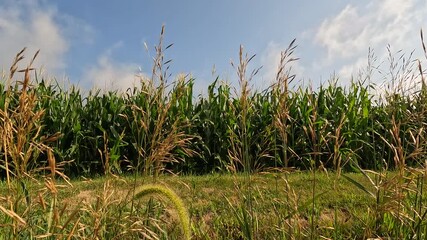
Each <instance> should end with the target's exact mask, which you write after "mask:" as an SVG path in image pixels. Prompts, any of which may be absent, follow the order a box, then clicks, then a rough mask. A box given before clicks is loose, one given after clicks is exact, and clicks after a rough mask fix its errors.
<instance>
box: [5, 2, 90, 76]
mask: <svg viewBox="0 0 427 240" xmlns="http://www.w3.org/2000/svg"><path fill="white" fill-rule="evenodd" d="M77 32H78V34H76V33H77ZM92 33H93V30H92V29H91V27H90V25H88V24H86V23H85V22H83V21H81V20H79V19H76V18H74V17H72V16H69V15H66V14H64V13H60V12H59V11H58V9H57V8H56V7H55V6H54V5H53V4H47V2H46V1H42V0H4V1H3V2H2V7H1V8H0V52H1V53H2V56H1V58H0V69H3V70H5V71H7V70H8V69H9V67H10V64H11V63H12V61H13V59H14V57H15V55H16V54H17V53H18V52H19V51H20V50H21V49H23V48H24V47H27V51H26V52H25V53H24V55H25V57H27V58H31V57H32V56H33V54H34V53H35V52H36V51H37V50H40V54H39V56H38V57H37V60H36V62H35V64H34V67H36V68H40V67H41V68H43V69H44V70H45V72H47V73H49V74H53V75H63V74H64V73H65V71H66V69H67V63H66V61H65V59H66V54H67V52H68V51H69V49H70V47H71V45H72V44H73V43H72V41H73V40H77V39H83V41H85V42H90V41H91V39H92V35H93V34H92Z"/></svg>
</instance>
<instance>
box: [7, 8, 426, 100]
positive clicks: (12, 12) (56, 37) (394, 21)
mask: <svg viewBox="0 0 427 240" xmlns="http://www.w3.org/2000/svg"><path fill="white" fill-rule="evenodd" d="M162 24H164V25H165V26H166V35H165V43H166V44H169V43H173V44H174V46H173V47H172V48H171V49H170V50H168V51H167V52H166V57H167V58H170V59H172V60H173V63H172V65H171V71H170V73H171V74H172V76H175V75H177V74H180V73H186V74H187V73H189V74H191V75H192V76H193V77H195V78H196V88H197V91H198V92H202V91H206V86H207V84H208V83H211V82H212V81H213V79H214V78H215V76H212V69H213V66H215V69H216V74H217V75H219V76H220V77H221V78H222V79H224V80H225V81H229V82H231V83H235V82H236V80H237V77H236V73H235V71H234V69H233V68H232V67H231V64H230V61H231V60H234V61H235V62H237V60H238V51H239V46H240V44H242V45H243V46H244V49H245V51H246V52H248V53H249V54H250V55H252V54H256V57H255V59H254V61H253V62H252V64H251V65H250V66H249V67H250V69H254V68H258V67H260V66H262V67H263V68H262V69H261V71H260V72H259V74H258V75H257V76H256V77H255V78H254V83H253V84H254V85H255V87H257V88H259V89H263V88H265V87H267V86H268V85H269V83H270V82H271V81H272V80H273V79H274V73H275V70H276V68H277V64H278V58H279V56H280V51H282V50H284V49H285V48H286V47H287V46H288V44H289V43H290V42H291V41H292V39H294V38H296V39H297V44H298V48H297V49H296V52H295V57H299V58H300V60H299V61H298V62H295V63H294V65H293V71H294V73H296V74H297V79H299V80H303V81H304V82H306V83H307V82H311V83H312V84H313V85H315V86H318V85H319V83H320V82H326V81H327V80H328V79H329V78H330V76H331V74H332V73H336V74H338V75H339V77H340V79H341V80H340V81H341V83H342V84H347V83H348V82H349V79H350V78H351V76H352V75H355V74H356V73H357V71H358V70H359V69H361V68H364V67H366V65H367V61H368V58H367V55H368V48H369V47H371V48H373V49H374V50H375V53H376V55H377V57H378V59H379V63H381V62H382V61H383V60H386V58H387V51H386V47H387V44H390V45H391V50H392V52H397V51H398V50H403V52H406V53H408V54H409V53H410V52H411V51H412V50H416V52H415V54H414V58H417V57H420V59H422V56H423V55H422V54H421V51H420V50H421V44H420V38H419V30H420V29H421V28H425V27H426V26H427V1H425V0H371V1H368V0H358V1H357V0H349V1H343V0H323V1H312V0H300V1H284V0H265V1H259V0H247V1H243V0H233V1H230V0H217V1H208V0H198V1H194V0H193V1H190V0H181V1H155V0H146V1H142V0H140V1H137V0H128V1H123V0H121V1H119V0H113V1H100V0H91V1H87V0H73V1H53V0H0V53H1V58H0V67H1V68H2V69H8V68H9V65H10V63H11V62H12V60H13V56H14V55H15V54H16V53H17V52H18V51H19V50H20V49H22V48H23V47H25V46H26V47H28V50H29V51H28V52H27V53H26V54H27V55H31V54H33V53H34V52H35V51H36V49H41V53H40V57H39V58H38V59H37V61H36V63H35V66H36V67H40V68H42V69H43V74H45V76H47V77H55V78H57V79H58V80H63V79H66V80H67V81H69V82H71V83H73V84H78V85H79V86H80V87H82V88H84V89H90V88H92V87H100V88H103V89H121V90H123V89H126V88H127V87H129V86H132V84H134V81H135V77H134V76H135V74H136V73H137V72H138V71H139V69H141V70H142V71H143V72H150V69H151V60H150V56H149V54H148V53H147V52H146V50H145V48H144V42H145V43H147V45H148V46H149V48H150V51H151V54H153V52H154V50H153V46H154V45H155V44H156V43H157V42H158V37H159V33H160V29H161V26H162ZM426 31H427V29H426ZM383 65H385V66H384V67H385V68H387V64H386V63H385V64H383ZM380 79H382V77H378V81H380ZM171 80H173V77H172V79H171Z"/></svg>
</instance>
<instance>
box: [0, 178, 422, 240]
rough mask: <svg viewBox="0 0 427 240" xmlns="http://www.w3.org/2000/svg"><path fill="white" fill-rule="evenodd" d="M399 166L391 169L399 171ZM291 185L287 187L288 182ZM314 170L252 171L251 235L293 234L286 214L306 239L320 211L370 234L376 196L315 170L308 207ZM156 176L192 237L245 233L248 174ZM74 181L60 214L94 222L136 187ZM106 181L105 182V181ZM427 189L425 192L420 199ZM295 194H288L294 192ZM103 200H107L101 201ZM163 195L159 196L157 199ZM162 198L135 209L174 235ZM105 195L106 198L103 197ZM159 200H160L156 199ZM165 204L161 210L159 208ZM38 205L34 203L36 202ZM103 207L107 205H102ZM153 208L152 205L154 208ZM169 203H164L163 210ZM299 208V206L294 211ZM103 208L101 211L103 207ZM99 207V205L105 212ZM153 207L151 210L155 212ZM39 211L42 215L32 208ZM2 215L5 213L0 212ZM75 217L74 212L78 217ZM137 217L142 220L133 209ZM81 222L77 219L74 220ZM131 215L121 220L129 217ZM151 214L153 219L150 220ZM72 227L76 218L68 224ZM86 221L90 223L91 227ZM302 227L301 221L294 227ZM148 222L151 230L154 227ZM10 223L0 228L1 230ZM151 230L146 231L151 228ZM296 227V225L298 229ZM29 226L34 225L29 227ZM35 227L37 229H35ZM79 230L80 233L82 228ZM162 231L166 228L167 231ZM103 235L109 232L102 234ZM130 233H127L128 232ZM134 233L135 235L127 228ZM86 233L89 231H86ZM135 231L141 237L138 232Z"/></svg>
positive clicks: (325, 219)
mask: <svg viewBox="0 0 427 240" xmlns="http://www.w3.org/2000/svg"><path fill="white" fill-rule="evenodd" d="M395 174H396V173H390V175H395ZM346 176H348V177H351V178H352V179H354V180H355V181H357V182H359V183H360V184H362V185H364V186H367V187H368V189H370V190H373V187H370V188H369V185H370V183H369V181H368V180H367V179H366V178H365V177H364V176H363V175H362V174H355V173H352V174H346ZM277 177H278V182H277V185H278V188H277V189H276V178H277ZM285 178H286V179H287V182H288V185H289V186H290V189H291V190H292V194H291V193H290V192H287V191H289V189H288V190H287V189H286V186H287V184H286V181H285ZM312 181H313V177H312V174H311V173H310V172H295V173H290V174H287V175H286V176H285V175H284V174H278V175H276V174H271V173H269V174H256V175H252V178H251V184H252V185H251V189H252V194H251V197H252V198H253V199H252V200H253V203H252V204H253V209H254V214H255V216H256V226H257V227H256V230H255V231H254V236H253V239H278V237H279V236H281V235H283V236H290V234H291V233H289V229H288V227H287V226H286V225H284V223H285V222H286V221H288V224H291V226H292V229H293V230H295V232H293V233H292V234H293V236H294V237H296V238H297V239H305V238H308V237H309V236H310V235H309V233H310V231H311V230H310V227H309V221H310V220H309V219H310V217H311V216H314V217H315V218H317V226H316V234H317V236H323V237H333V236H334V234H335V230H336V229H339V231H340V232H339V236H340V238H342V239H348V238H355V237H356V238H359V237H361V236H365V237H373V236H367V235H366V234H367V231H366V229H367V228H369V227H371V226H369V225H367V222H366V219H369V218H370V215H369V212H370V211H372V210H373V209H374V207H375V201H374V199H371V198H370V197H369V196H368V195H367V194H365V193H364V192H363V191H362V190H360V189H358V188H356V187H355V186H354V185H353V184H352V183H351V182H349V181H347V180H345V179H343V178H340V179H338V180H337V182H336V185H334V184H333V183H334V175H333V174H332V175H327V174H325V173H318V174H316V184H317V189H318V190H317V192H316V195H319V197H317V198H316V199H315V213H312V212H311V211H312V209H311V206H310V202H311V200H312V199H311V196H312V194H311V191H312V189H311V187H310V186H311V185H312V184H313V182H312ZM149 182H152V178H149V177H137V179H136V185H137V186H144V185H145V184H147V183H149ZM157 182H158V183H160V184H164V185H167V186H169V187H170V188H171V189H172V190H173V191H175V192H176V193H179V196H180V197H181V198H182V200H183V202H184V203H185V205H186V206H187V208H188V211H189V214H190V216H191V222H192V229H193V238H192V239H226V238H227V239H238V238H241V237H242V231H241V230H242V229H241V226H240V224H239V221H238V218H237V217H236V212H234V210H236V209H239V207H240V206H242V204H243V203H244V201H245V195H244V188H245V184H247V181H246V180H245V176H244V175H205V176H180V177H177V176H165V175H163V176H160V177H159V178H158V179H157ZM71 183H72V185H73V187H65V188H61V189H60V191H59V193H58V200H57V201H58V203H59V205H61V206H65V205H67V206H68V208H67V210H66V211H65V212H64V213H63V215H62V216H61V218H64V219H66V218H68V217H67V215H70V214H72V213H73V211H74V210H75V209H77V211H79V213H78V214H77V215H80V216H81V218H84V217H86V218H87V222H84V219H81V220H80V224H82V225H83V224H87V225H90V224H91V223H92V221H91V220H90V218H92V217H94V216H97V215H96V214H94V215H93V216H92V217H88V216H85V214H87V212H86V211H88V209H92V211H95V212H96V209H97V207H96V205H97V204H101V205H102V204H105V205H106V207H108V209H109V210H108V211H107V208H105V209H104V210H105V211H107V212H105V213H104V214H105V216H104V217H105V219H111V220H114V221H121V220H119V219H116V218H117V217H118V216H120V214H123V215H126V214H129V213H124V212H125V211H129V209H128V210H126V207H124V206H125V205H126V201H128V203H129V202H130V201H131V199H130V198H129V196H130V195H132V194H131V193H130V192H132V191H133V184H134V177H133V176H129V177H120V178H107V177H100V178H94V179H86V180H73V181H71ZM62 184H65V182H57V185H58V186H59V185H62ZM106 184H107V185H108V187H107V189H105V185H106ZM43 187H44V186H43V184H41V183H40V184H34V183H32V184H30V185H29V187H28V189H30V192H33V193H38V192H39V191H40V189H41V188H43ZM7 191H8V190H7V186H6V185H5V184H4V183H2V184H1V189H0V195H2V196H5V195H7ZM109 193H111V196H110V198H109V199H107V200H105V196H106V195H108V194H109ZM425 197H426V196H423V199H424V198H425ZM290 198H291V199H290ZM32 199H37V196H32ZM100 199H104V200H105V202H102V201H104V200H100ZM160 199H161V198H160ZM158 200H159V198H157V200H154V201H153V199H150V198H149V197H145V198H143V199H142V200H141V201H142V202H143V203H142V205H139V204H140V203H138V206H140V209H139V210H135V212H134V214H140V215H141V216H139V217H140V218H141V219H147V218H148V217H149V215H150V213H147V212H146V211H147V209H148V208H150V205H151V208H152V209H151V210H150V211H151V214H152V215H151V216H150V218H153V219H155V220H156V221H159V222H158V225H159V226H158V227H159V228H160V229H162V231H160V230H158V229H157V228H156V227H155V226H150V225H149V224H148V225H147V226H146V227H147V228H149V230H150V231H153V232H155V233H156V234H158V235H160V236H162V234H163V236H169V238H168V239H170V238H171V239H175V238H176V237H177V236H180V235H181V232H180V229H179V228H177V227H176V226H175V222H176V220H175V219H174V217H173V216H174V213H173V210H172V209H170V208H169V207H168V205H162V204H161V203H159V202H158ZM101 202H102V203H101ZM158 204H161V205H158ZM161 206H163V207H162V208H163V209H159V207H161ZM35 208H36V207H35ZM98 208H102V207H100V206H98ZM153 209H154V210H153ZM165 209H166V210H165ZM291 209H292V210H295V212H292V211H291ZM97 210H98V211H100V212H102V211H101V210H100V209H97ZM100 212H98V213H99V214H100ZM153 212H154V213H153ZM34 214H36V215H37V214H39V213H38V212H37V210H35V213H34ZM0 216H1V214H0ZM75 218H77V217H75ZM133 219H138V217H137V216H136V215H135V216H134V218H133ZM71 221H72V222H74V221H76V220H75V219H73V220H71ZM125 221H126V219H125V218H124V219H123V222H125ZM151 221H154V220H151ZM104 224H105V226H104V227H105V228H106V229H105V230H104V231H105V232H109V235H108V236H109V237H113V236H114V234H117V236H119V233H120V232H121V231H125V230H126V229H120V226H114V224H113V223H111V224H109V223H108V222H105V223H104ZM70 226H72V224H70ZM87 227H88V228H89V227H90V226H87ZM295 227H298V228H295ZM150 228H151V229H150ZM6 229H7V228H3V230H0V232H2V234H0V235H3V234H4V231H6ZM149 230H146V231H147V232H149ZM296 230H298V231H296ZM27 231H29V230H28V229H27ZM33 231H34V232H37V229H36V228H35V229H33ZM76 231H77V232H76V233H75V234H76V235H78V234H83V233H78V231H79V230H78V229H77V230H76ZM163 231H164V233H163ZM103 236H104V237H106V236H107V235H103ZM124 236H126V235H124ZM128 236H130V237H132V235H131V234H130V233H129V235H128ZM86 237H89V236H86ZM133 237H136V236H133Z"/></svg>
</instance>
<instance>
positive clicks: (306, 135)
mask: <svg viewBox="0 0 427 240" xmlns="http://www.w3.org/2000/svg"><path fill="white" fill-rule="evenodd" d="M163 36H164V28H162V31H161V36H160V41H159V44H158V45H157V47H156V48H155V49H156V55H155V57H154V63H153V70H152V74H151V77H149V78H147V77H143V76H140V83H141V86H140V87H135V88H132V89H128V90H127V91H126V92H124V93H121V92H117V91H109V92H101V91H100V90H93V91H90V92H88V93H82V92H81V90H79V88H77V87H74V86H72V87H70V88H68V89H66V88H63V87H62V86H60V85H59V84H58V83H53V84H52V83H48V82H47V81H46V80H45V79H38V76H37V74H34V76H35V79H34V81H31V76H32V75H33V71H34V70H35V69H34V68H33V67H32V65H33V62H34V61H35V59H36V57H37V54H38V53H36V54H35V56H34V57H33V58H32V59H31V60H30V62H29V64H28V65H27V67H25V68H23V69H22V70H20V69H18V67H19V65H20V63H21V62H22V60H23V53H24V50H25V49H24V50H22V51H21V52H19V53H18V54H17V56H16V59H15V61H14V62H13V64H12V67H11V68H10V74H9V76H5V77H4V81H2V82H1V83H0V119H1V125H0V133H1V136H2V138H0V177H2V178H3V180H4V183H5V184H4V186H2V189H3V190H2V192H1V193H2V195H1V196H0V226H1V230H0V238H1V239H3V238H4V239H33V238H49V239H117V238H126V239H140V238H145V239H170V238H172V239H175V238H179V237H180V236H183V238H185V239H189V238H193V239H218V238H223V239H301V238H303V239H304V238H309V239H318V238H321V237H323V238H333V239H340V238H343V239H344V238H345V239H346V238H354V237H357V238H369V237H389V238H396V239H405V238H406V239H424V238H425V237H426V236H427V221H426V214H427V208H426V207H425V199H426V195H425V186H424V182H425V178H426V173H427V171H426V170H425V169H426V166H425V162H426V157H425V150H426V143H427V142H426V131H425V129H424V128H425V125H426V123H427V119H426V116H427V114H426V110H427V108H426V97H427V87H426V84H425V79H424V70H423V66H422V64H421V62H420V61H413V60H411V56H409V58H408V57H406V56H405V55H401V56H399V55H396V54H393V53H392V52H391V50H389V53H390V55H389V62H390V69H389V74H385V75H384V77H385V78H387V80H388V83H389V84H388V85H387V86H386V87H385V88H381V87H377V86H376V85H374V84H372V82H373V80H374V79H372V76H373V71H374V70H376V69H378V66H376V61H375V56H374V54H373V53H372V52H371V51H370V54H369V57H368V60H369V64H368V67H367V69H366V71H364V72H361V74H360V76H359V77H358V78H356V79H353V80H352V81H351V83H350V84H349V85H348V86H340V85H339V84H338V78H336V77H334V78H332V79H331V80H330V82H329V83H328V85H322V86H320V87H319V88H318V89H316V90H313V89H312V88H311V87H310V86H296V85H292V84H294V83H293V81H294V79H295V78H296V76H295V75H293V74H292V71H291V70H292V68H291V66H292V62H293V61H296V60H297V59H296V58H293V57H292V55H293V52H294V50H295V41H292V42H291V44H290V45H289V47H288V48H287V49H285V50H284V51H283V52H282V54H281V59H280V62H279V65H278V71H277V76H276V79H275V82H274V83H273V84H272V85H271V86H269V87H268V88H266V89H265V90H263V91H257V90H253V89H251V83H252V81H253V80H254V79H255V78H256V75H257V72H258V69H255V70H254V71H252V72H250V73H249V74H248V65H249V64H250V62H251V60H252V59H253V57H254V56H249V55H247V54H245V53H244V50H243V48H242V47H241V48H240V52H239V61H238V63H236V64H234V63H233V66H234V67H235V69H236V72H237V77H238V80H239V88H238V89H235V88H234V87H233V86H230V85H229V84H227V83H224V82H222V81H221V80H220V78H219V77H218V78H216V79H215V81H214V82H213V83H212V84H211V85H210V86H208V92H207V95H206V96H203V95H200V96H198V97H197V100H196V99H195V98H194V94H193V84H194V81H195V80H194V79H192V78H188V76H185V75H180V76H177V77H176V79H175V80H174V81H173V82H172V84H169V83H168V80H169V79H170V78H171V77H170V75H169V73H168V66H169V64H170V62H171V61H170V60H167V59H165V57H164V52H165V51H166V50H167V49H168V48H169V47H171V46H172V45H168V46H167V47H163ZM421 39H422V42H423V49H424V51H425V52H426V56H427V51H426V48H425V46H424V41H423V35H422V32H421ZM396 56H397V57H398V58H397V59H396ZM22 73H23V74H24V76H23V79H22V80H21V79H16V75H19V74H22ZM291 86H292V87H291ZM299 171H304V173H296V172H299ZM351 172H356V174H353V173H351ZM162 173H166V174H167V173H171V174H173V175H175V174H184V175H185V174H187V175H191V176H190V177H180V178H175V177H166V178H165V177H164V174H162ZM218 173H219V174H227V175H215V174H218ZM203 174H214V175H208V176H198V177H196V176H195V175H203ZM141 175H142V176H143V177H141ZM94 176H105V178H102V181H103V184H101V185H102V186H103V188H102V190H99V191H98V192H96V193H94V192H93V191H90V192H87V195H88V196H86V197H84V198H82V197H79V196H81V194H82V193H85V191H86V190H84V189H83V187H82V186H80V184H83V183H82V182H79V181H77V182H76V181H75V180H70V178H69V177H71V178H72V179H80V178H81V177H94ZM149 176H151V177H152V178H149ZM212 176H218V177H216V180H215V181H218V182H214V183H209V181H211V180H210V179H211V178H212ZM214 178H215V177H214ZM168 179H169V180H168ZM147 181H152V182H153V183H154V184H153V185H151V184H149V185H145V183H146V182H147ZM161 181H166V182H168V184H167V185H173V187H172V189H175V191H176V190H179V191H177V192H178V193H179V194H178V195H179V196H180V197H182V198H183V199H180V197H178V196H177V195H176V194H175V193H174V192H173V191H172V190H171V189H170V188H168V187H166V186H165V185H158V184H159V182H161ZM206 181H208V182H206ZM221 181H223V182H221ZM231 183H232V185H231ZM84 184H86V185H87V186H92V184H94V183H93V182H91V181H85V182H84ZM200 184H205V185H204V186H202V187H200ZM141 185H142V186H141ZM177 185H180V186H181V185H182V186H185V187H182V186H181V187H178V186H177ZM211 185H212V187H210V188H212V189H208V190H206V189H204V188H205V187H206V186H211ZM96 186H97V187H96V189H99V186H100V184H99V183H97V184H96ZM200 188H203V189H200ZM199 190H202V192H203V191H207V192H208V194H203V193H201V192H200V191H199ZM73 191H74V192H73ZM230 191H231V193H234V194H231V195H230V194H229V193H230ZM227 192H228V193H227ZM152 193H155V194H158V195H160V197H163V198H166V199H168V200H169V201H170V202H171V203H172V205H173V206H174V209H175V211H176V213H175V214H178V216H177V217H176V216H173V214H174V213H171V211H169V209H168V208H167V207H164V206H163V205H162V201H157V200H155V199H154V198H150V197H146V196H147V195H150V196H151V194H152ZM361 194H366V195H364V196H362V195H361ZM146 198H147V199H146ZM218 198H221V199H218ZM196 199H198V201H201V202H202V203H200V204H199V202H194V201H195V200H196ZM193 204H196V205H197V206H194V205H193ZM212 204H213V205H212ZM215 204H216V205H215ZM187 211H188V212H189V214H190V216H188V215H187ZM209 212H211V215H209ZM212 214H213V215H212ZM189 218H190V219H191V223H189V222H190V220H189ZM325 218H327V219H325ZM176 220H178V221H179V223H180V224H175V221H176ZM178 226H180V227H178ZM190 226H191V228H192V231H190ZM191 232H193V236H191V234H192V233H191Z"/></svg>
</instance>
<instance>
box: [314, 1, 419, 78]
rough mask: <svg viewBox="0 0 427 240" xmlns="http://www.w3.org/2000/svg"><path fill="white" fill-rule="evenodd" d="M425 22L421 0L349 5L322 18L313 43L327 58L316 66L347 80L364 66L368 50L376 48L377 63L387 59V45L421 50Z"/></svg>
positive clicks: (405, 50)
mask: <svg viewBox="0 0 427 240" xmlns="http://www.w3.org/2000/svg"><path fill="white" fill-rule="evenodd" d="M426 21H427V2H426V1H424V0H384V1H371V2H370V3H369V4H368V5H366V6H358V5H351V4H349V5H347V6H346V7H345V8H344V9H343V10H342V11H341V12H340V13H339V14H337V15H336V16H334V17H331V18H328V19H325V20H324V21H323V22H322V23H321V25H320V26H319V28H318V29H317V33H316V34H315V42H316V43H317V44H318V45H320V46H322V47H324V48H325V49H326V51H327V56H326V57H324V58H323V59H322V60H320V61H318V62H317V63H315V65H316V64H318V65H320V66H323V67H327V66H335V67H338V68H339V69H337V71H338V73H339V74H340V75H341V78H346V79H349V78H350V77H351V75H354V74H356V73H357V72H358V70H359V69H360V68H361V67H365V66H366V62H367V52H368V48H369V47H371V48H373V49H375V51H376V52H377V54H378V58H379V59H380V60H385V59H386V57H387V54H388V53H387V51H386V46H387V44H390V45H391V47H392V50H393V49H394V50H395V51H397V50H403V51H404V52H408V53H409V52H411V51H412V50H414V49H420V48H421V44H420V39H419V30H420V28H422V27H425V25H423V24H425V22H426ZM415 57H418V55H416V56H415ZM349 62H351V63H349Z"/></svg>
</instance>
